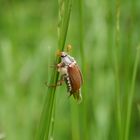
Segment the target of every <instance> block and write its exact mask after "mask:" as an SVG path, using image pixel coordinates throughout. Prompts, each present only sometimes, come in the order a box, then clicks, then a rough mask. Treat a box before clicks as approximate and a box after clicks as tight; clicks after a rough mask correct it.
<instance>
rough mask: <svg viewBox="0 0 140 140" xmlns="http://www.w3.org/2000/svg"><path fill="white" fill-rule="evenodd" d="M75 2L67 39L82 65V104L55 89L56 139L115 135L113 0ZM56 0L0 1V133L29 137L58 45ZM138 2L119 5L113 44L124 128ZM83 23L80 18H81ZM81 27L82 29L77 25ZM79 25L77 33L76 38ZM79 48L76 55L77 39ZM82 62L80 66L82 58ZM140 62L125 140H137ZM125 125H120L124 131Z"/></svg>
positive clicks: (106, 139)
mask: <svg viewBox="0 0 140 140" xmlns="http://www.w3.org/2000/svg"><path fill="white" fill-rule="evenodd" d="M80 3H81V1H80V0H75V1H74V0H73V6H72V13H71V19H70V23H69V29H68V36H67V41H66V45H67V44H71V45H72V46H73V48H72V51H71V55H72V56H73V57H75V59H76V60H77V62H78V63H79V65H80V67H81V68H82V69H84V72H83V77H84V85H83V87H82V91H83V92H82V94H83V103H81V104H80V105H78V104H77V103H76V101H75V100H74V99H73V97H70V98H68V93H67V91H66V86H65V85H63V86H61V87H58V88H57V91H56V108H55V121H54V122H55V123H54V139H55V140H118V138H117V132H116V131H117V126H116V117H115V116H116V113H115V112H116V107H115V106H116V103H115V76H114V65H115V64H114V53H115V49H114V47H115V40H116V39H115V38H116V37H115V27H116V1H115V0H112V1H107V0H100V1H98V0H86V1H83V14H82V21H81V20H80V19H79V17H80V11H79V8H80V7H79V4H80ZM58 9H59V7H58V1H50V0H41V1H39V0H25V1H22V0H11V1H10V0H1V1H0V139H1V137H3V136H4V139H6V140H31V139H33V138H34V136H35V133H36V128H37V126H38V122H39V119H40V113H41V110H42V107H43V101H44V100H43V99H44V97H45V95H46V94H49V93H47V92H46V91H47V87H46V86H45V84H44V83H45V82H46V81H49V80H50V76H51V71H52V68H51V67H50V66H51V65H53V64H55V62H54V57H56V55H55V54H56V51H57V48H58V27H57V26H58ZM139 9H140V1H139V0H133V1H132V0H123V1H121V3H120V11H121V12H120V34H119V39H120V40H119V43H120V45H119V50H118V56H119V57H118V58H119V59H118V67H119V85H120V93H121V111H122V126H125V117H126V106H127V101H126V97H128V96H129V91H130V87H131V81H132V73H133V66H134V61H135V56H136V52H137V49H136V48H137V47H138V46H139V43H140V42H139V36H140V11H139ZM81 22H82V24H81ZM81 25H82V27H81ZM81 28H82V29H83V36H82V40H81V33H80V32H81ZM81 42H82V45H83V48H84V56H85V57H84V58H81V54H80V45H81ZM83 61H84V64H83ZM139 85H140V63H139V65H138V72H137V76H136V84H135V93H134V98H133V103H132V116H131V123H130V133H129V139H130V140H140V94H139V93H140V86H139ZM123 132H124V130H122V133H123Z"/></svg>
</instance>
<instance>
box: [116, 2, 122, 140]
mask: <svg viewBox="0 0 140 140" xmlns="http://www.w3.org/2000/svg"><path fill="white" fill-rule="evenodd" d="M119 24H120V0H116V29H115V30H116V47H115V79H116V110H117V126H118V138H119V140H121V139H122V125H121V122H122V120H121V93H120V82H119V49H120V25H119Z"/></svg>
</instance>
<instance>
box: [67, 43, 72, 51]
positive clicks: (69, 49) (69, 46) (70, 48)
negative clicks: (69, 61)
mask: <svg viewBox="0 0 140 140" xmlns="http://www.w3.org/2000/svg"><path fill="white" fill-rule="evenodd" d="M71 50H72V46H71V45H70V44H69V45H68V46H67V50H66V51H67V52H68V53H69V52H70V51H71Z"/></svg>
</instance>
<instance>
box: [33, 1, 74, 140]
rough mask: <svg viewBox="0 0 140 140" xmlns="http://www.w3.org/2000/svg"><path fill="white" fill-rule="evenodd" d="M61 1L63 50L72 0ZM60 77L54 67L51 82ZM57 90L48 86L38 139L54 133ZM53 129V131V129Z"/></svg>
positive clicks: (60, 35) (61, 47) (60, 39)
mask: <svg viewBox="0 0 140 140" xmlns="http://www.w3.org/2000/svg"><path fill="white" fill-rule="evenodd" d="M60 2H61V5H60V7H59V12H60V13H61V15H60V24H59V26H58V29H59V31H60V33H59V36H58V37H59V45H58V49H59V50H63V49H64V46H65V41H66V36H67V30H68V25H69V19H70V13H71V6H72V0H62V1H60ZM56 62H59V59H58V58H56ZM58 77H59V74H58V72H57V71H56V70H55V69H54V70H53V71H52V74H51V80H50V83H57V81H58ZM55 91H56V88H48V90H47V94H46V97H45V102H44V107H43V111H42V114H41V118H40V123H39V127H38V131H37V135H36V140H44V139H46V140H47V139H48V137H49V133H53V132H50V125H51V120H52V113H53V107H55V106H54V100H55ZM54 110H55V109H54ZM53 123H54V122H53ZM53 125H54V124H53ZM51 130H52V131H53V129H51Z"/></svg>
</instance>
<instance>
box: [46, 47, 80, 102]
mask: <svg viewBox="0 0 140 140" xmlns="http://www.w3.org/2000/svg"><path fill="white" fill-rule="evenodd" d="M70 49H71V45H68V46H67V52H68V51H69V50H70ZM57 55H58V56H60V57H61V62H60V63H59V64H57V70H58V72H60V75H61V78H60V80H59V81H58V82H57V85H49V87H52V86H58V85H62V83H63V82H65V83H66V85H67V91H68V92H69V93H70V96H71V95H73V97H74V98H75V99H76V100H77V101H78V103H80V102H81V101H82V95H81V85H82V83H83V79H82V74H81V71H80V69H79V66H78V65H77V62H76V61H75V59H74V58H73V57H71V56H70V55H68V53H66V52H58V54H57Z"/></svg>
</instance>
